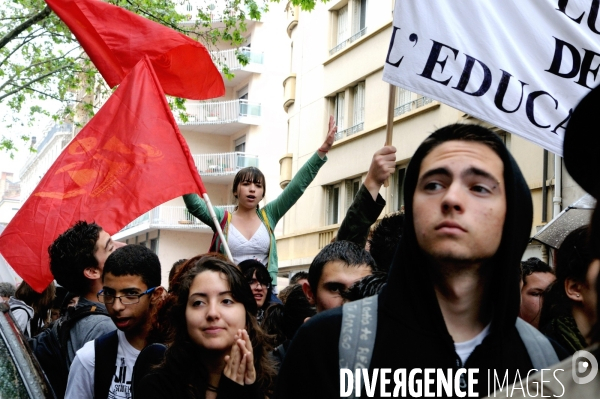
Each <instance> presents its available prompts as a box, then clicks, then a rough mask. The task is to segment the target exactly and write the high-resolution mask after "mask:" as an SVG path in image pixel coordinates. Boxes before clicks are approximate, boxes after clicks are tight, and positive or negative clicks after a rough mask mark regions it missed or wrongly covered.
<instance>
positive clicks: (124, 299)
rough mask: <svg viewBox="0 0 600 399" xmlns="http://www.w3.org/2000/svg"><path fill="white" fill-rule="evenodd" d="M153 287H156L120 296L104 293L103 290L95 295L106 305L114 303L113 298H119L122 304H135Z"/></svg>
mask: <svg viewBox="0 0 600 399" xmlns="http://www.w3.org/2000/svg"><path fill="white" fill-rule="evenodd" d="M155 289H156V287H153V288H150V289H148V290H146V291H144V292H142V293H141V294H132V295H122V296H115V295H112V294H106V293H104V290H100V292H99V293H98V295H97V297H98V300H99V301H100V302H102V303H104V304H106V305H112V304H113V303H115V300H117V299H120V300H121V303H122V304H123V305H135V304H136V303H139V302H140V298H141V297H143V296H144V295H147V294H150V293H151V292H152V291H154V290H155Z"/></svg>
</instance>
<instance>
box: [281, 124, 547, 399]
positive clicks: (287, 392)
mask: <svg viewBox="0 0 600 399" xmlns="http://www.w3.org/2000/svg"><path fill="white" fill-rule="evenodd" d="M404 203H405V211H406V213H405V221H404V231H403V235H402V240H401V242H400V247H399V249H398V251H397V255H396V257H395V259H394V264H393V265H392V267H391V270H390V274H389V279H388V283H387V285H386V286H385V288H384V289H383V291H382V293H381V294H380V295H379V296H378V298H377V299H376V304H377V306H378V308H377V311H376V313H375V315H373V314H372V313H371V314H369V315H368V316H369V317H366V318H365V317H361V319H360V320H361V324H359V326H360V327H361V329H360V333H359V335H360V336H372V337H373V342H372V347H371V350H370V351H369V354H372V357H371V358H370V360H368V361H365V360H363V357H364V355H365V352H363V351H361V352H360V353H359V349H362V346H359V345H350V344H348V343H347V342H346V341H341V337H340V332H341V327H342V314H343V308H338V309H334V310H331V311H329V312H324V313H322V314H318V315H316V316H315V317H313V318H312V319H311V320H309V321H308V322H307V323H305V324H304V325H303V326H302V327H301V328H300V330H298V333H297V334H296V336H295V338H294V341H293V342H292V344H291V346H290V348H289V351H288V353H287V356H286V358H285V361H284V363H283V365H282V368H281V371H280V373H279V376H278V383H277V384H278V385H277V389H276V397H278V398H286V399H294V398H307V397H309V398H312V399H315V398H332V397H339V396H340V393H341V392H342V391H341V388H342V385H341V382H340V364H341V353H340V352H339V351H338V344H340V342H342V343H345V344H347V346H349V349H352V350H353V353H355V356H356V362H359V361H360V363H361V364H362V366H357V365H356V363H355V362H352V363H349V362H348V364H349V367H351V368H352V370H351V372H352V373H354V371H355V370H354V367H362V368H365V369H367V370H365V372H368V373H369V376H370V381H372V382H373V384H374V390H373V392H375V396H374V397H380V396H379V395H381V396H386V395H384V394H383V393H382V392H387V393H388V394H391V392H392V390H393V389H394V386H397V382H394V381H393V374H394V372H395V371H396V370H400V371H401V370H405V372H406V379H407V380H408V374H409V373H410V372H411V371H413V370H421V372H422V373H421V374H420V375H419V376H418V377H417V378H418V379H419V381H413V382H415V384H416V385H415V384H412V386H411V388H410V389H411V391H410V392H414V391H413V389H415V388H417V387H418V386H422V387H425V386H426V385H427V390H428V392H438V389H440V391H439V392H442V391H441V390H442V389H443V390H444V391H443V392H445V393H442V395H443V396H450V397H452V396H459V395H458V394H456V395H455V393H454V392H457V390H459V391H460V392H461V393H462V396H466V393H467V389H468V390H469V392H473V393H474V394H475V395H477V397H480V396H483V395H485V394H487V392H488V388H490V389H492V390H493V389H494V383H493V381H490V378H492V379H493V375H494V374H493V372H496V373H497V375H500V376H501V377H500V378H504V375H505V373H506V376H507V378H508V380H509V381H514V380H515V377H516V375H517V374H518V373H520V372H521V373H523V372H524V373H525V374H526V373H527V371H529V370H530V369H532V368H533V360H532V358H530V356H529V353H528V351H527V347H526V346H525V344H524V341H523V340H522V338H521V336H520V330H519V329H520V328H521V326H522V325H525V326H526V327H525V328H527V329H528V330H527V331H528V332H531V330H534V329H533V328H532V327H530V326H528V325H527V324H526V323H523V322H517V317H518V313H519V305H520V303H519V302H520V297H519V268H520V260H521V256H522V254H523V251H524V249H525V247H526V246H527V243H528V241H529V232H530V230H531V223H532V219H533V206H532V201H531V194H530V192H529V188H528V186H527V184H526V182H525V179H524V178H523V175H522V174H521V172H520V170H519V168H518V166H517V164H516V162H515V161H514V159H513V158H512V156H511V155H510V153H509V152H508V150H507V149H506V147H505V146H504V144H503V143H502V140H501V139H500V138H499V137H498V136H497V135H496V134H495V133H493V132H492V131H490V130H489V129H486V128H484V127H481V126H476V125H462V124H456V125H450V126H446V127H444V128H441V129H438V130H437V131H435V132H434V133H433V134H432V135H430V136H429V137H428V138H427V139H426V140H425V141H424V142H423V143H422V144H421V145H420V146H419V148H418V149H417V151H416V152H415V154H414V156H413V158H412V160H411V162H410V164H409V166H408V169H407V171H406V178H405V183H404ZM362 315H363V316H364V315H365V314H364V313H363V314H362ZM373 316H376V317H377V319H376V320H377V321H376V324H375V325H374V326H373V328H366V327H365V326H364V325H363V322H368V321H369V319H372V318H373ZM517 323H518V324H519V327H517V326H516V324H517ZM521 323H522V324H521ZM347 327H348V326H346V325H344V328H345V330H344V331H345V332H344V335H343V337H346V336H347V335H348V333H346V328H347ZM518 328H519V329H518ZM373 329H374V330H373ZM534 331H535V330H534ZM538 334H539V333H538ZM540 336H541V335H540ZM540 336H537V337H540ZM537 337H536V339H537ZM360 339H363V338H362V337H360ZM541 339H543V337H541ZM545 343H548V341H547V340H545ZM548 345H549V344H548ZM340 347H342V345H340ZM550 351H551V352H554V350H553V349H552V346H550ZM551 357H553V358H555V357H556V356H555V354H552V356H551ZM359 358H360V359H359ZM345 360H348V359H345ZM553 360H554V359H553ZM556 360H558V359H556ZM365 362H366V364H365ZM388 369H389V370H391V373H388V374H387V376H386V377H385V378H386V379H387V381H388V382H390V381H392V382H390V383H389V384H388V385H387V388H386V387H385V386H384V385H383V383H382V381H384V379H383V378H378V379H377V380H374V376H375V374H374V373H375V370H377V371H382V373H383V370H388ZM461 369H467V370H473V371H475V370H477V371H478V373H477V374H476V375H473V376H472V377H469V375H468V374H466V373H459V370H461ZM424 370H434V371H435V372H436V373H444V376H445V377H446V378H448V373H452V376H451V378H452V381H453V382H452V384H451V389H452V392H451V393H448V391H447V387H444V386H443V385H442V383H441V382H440V379H438V378H436V375H437V374H436V375H429V377H424V375H423V373H424V372H425V371H424ZM488 371H490V372H491V374H488ZM521 375H522V374H521ZM455 376H456V377H457V378H454V377H455ZM305 379H306V380H310V381H311V384H301V385H300V386H299V385H298V384H296V383H295V381H303V380H305ZM457 381H459V382H460V383H458V382H457ZM419 383H420V384H421V385H419ZM408 384H410V382H409V381H405V388H406V387H407V385H408ZM352 387H353V386H352ZM363 387H365V384H363ZM386 389H387V390H386ZM410 392H407V391H406V390H405V391H403V396H406V397H412V396H418V397H421V396H427V395H418V394H414V393H410ZM362 393H363V394H364V393H365V392H364V391H363V392H362ZM355 394H356V396H357V397H358V396H359V394H360V393H356V392H355ZM387 396H390V395H387ZM438 396H439V395H438Z"/></svg>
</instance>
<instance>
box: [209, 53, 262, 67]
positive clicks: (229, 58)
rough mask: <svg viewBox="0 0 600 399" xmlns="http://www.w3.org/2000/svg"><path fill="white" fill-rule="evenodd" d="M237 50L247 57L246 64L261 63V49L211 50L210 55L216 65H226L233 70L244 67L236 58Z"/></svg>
mask: <svg viewBox="0 0 600 399" xmlns="http://www.w3.org/2000/svg"><path fill="white" fill-rule="evenodd" d="M238 52H239V53H242V54H243V55H245V56H246V57H247V58H248V64H260V65H262V64H263V58H264V53H263V52H262V51H254V50H252V49H251V48H250V47H240V48H239V49H229V50H223V51H212V52H211V53H210V55H211V56H212V58H213V60H214V62H215V64H217V66H220V65H226V66H227V67H228V68H229V71H235V70H238V69H242V68H244V65H242V64H241V63H240V61H239V60H238V57H237V54H238Z"/></svg>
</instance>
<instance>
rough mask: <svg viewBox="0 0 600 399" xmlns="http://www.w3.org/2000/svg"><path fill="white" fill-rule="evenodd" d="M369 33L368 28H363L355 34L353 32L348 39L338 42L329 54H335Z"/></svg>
mask: <svg viewBox="0 0 600 399" xmlns="http://www.w3.org/2000/svg"><path fill="white" fill-rule="evenodd" d="M366 34H367V28H366V27H365V28H362V29H361V30H359V31H358V32H356V33H355V34H353V35H352V36H350V37H349V38H348V39H346V40H342V41H341V42H340V43H338V45H337V46H335V47H334V48H332V49H331V50H329V55H330V56H331V55H334V54H335V53H337V52H338V51H340V50H342V49H344V48H346V46H348V45H350V44H352V43H354V42H355V41H357V40H358V39H360V38H361V37H363V36H364V35H366Z"/></svg>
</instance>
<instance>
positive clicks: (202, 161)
mask: <svg viewBox="0 0 600 399" xmlns="http://www.w3.org/2000/svg"><path fill="white" fill-rule="evenodd" d="M192 158H194V163H195V164H196V168H198V172H199V173H200V174H201V175H202V176H205V175H206V176H219V175H227V174H235V173H237V171H238V170H240V169H242V168H245V167H248V166H256V167H258V155H251V154H247V153H245V152H226V153H220V154H197V155H192Z"/></svg>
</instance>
